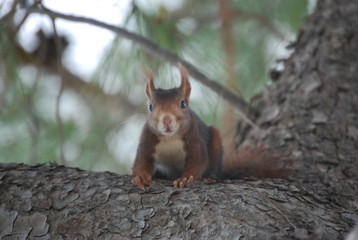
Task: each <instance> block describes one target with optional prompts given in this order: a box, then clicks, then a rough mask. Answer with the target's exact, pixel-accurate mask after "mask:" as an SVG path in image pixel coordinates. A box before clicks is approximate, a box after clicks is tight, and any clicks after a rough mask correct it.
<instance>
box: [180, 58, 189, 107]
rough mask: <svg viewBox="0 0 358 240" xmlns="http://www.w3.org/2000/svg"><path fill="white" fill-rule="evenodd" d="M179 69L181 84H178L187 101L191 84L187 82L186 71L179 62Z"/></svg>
mask: <svg viewBox="0 0 358 240" xmlns="http://www.w3.org/2000/svg"><path fill="white" fill-rule="evenodd" d="M179 71H180V76H181V84H180V87H179V89H180V91H181V92H182V93H183V94H184V96H185V101H186V102H187V103H189V96H190V92H191V85H190V82H189V77H188V72H187V71H186V69H185V67H184V66H183V65H181V64H179Z"/></svg>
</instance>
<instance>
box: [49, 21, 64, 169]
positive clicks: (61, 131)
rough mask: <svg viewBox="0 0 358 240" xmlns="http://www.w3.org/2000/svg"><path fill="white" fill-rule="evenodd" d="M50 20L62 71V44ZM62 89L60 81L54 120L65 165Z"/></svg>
mask: <svg viewBox="0 0 358 240" xmlns="http://www.w3.org/2000/svg"><path fill="white" fill-rule="evenodd" d="M51 22H52V27H53V32H54V37H55V46H56V52H57V59H56V60H57V67H58V71H59V72H60V73H61V72H62V71H63V66H62V52H63V51H62V49H63V48H62V47H63V46H62V44H61V40H60V38H59V36H58V32H57V28H56V23H55V18H51ZM59 76H62V74H59ZM63 90H64V84H63V81H60V90H59V91H58V95H57V98H56V121H57V124H58V129H59V135H60V161H61V164H62V165H66V159H65V153H64V145H65V134H64V128H63V122H62V118H61V114H60V101H61V96H62V93H63Z"/></svg>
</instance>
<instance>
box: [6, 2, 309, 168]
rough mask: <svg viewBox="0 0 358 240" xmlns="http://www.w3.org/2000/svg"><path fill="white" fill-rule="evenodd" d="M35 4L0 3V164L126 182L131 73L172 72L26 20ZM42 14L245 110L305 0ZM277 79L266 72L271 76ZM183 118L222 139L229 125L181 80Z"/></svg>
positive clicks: (166, 81) (135, 108) (232, 118)
mask: <svg viewBox="0 0 358 240" xmlns="http://www.w3.org/2000/svg"><path fill="white" fill-rule="evenodd" d="M37 2H39V1H32V0H22V1H16V0H0V18H1V20H0V162H5V163H10V162H16V163H20V162H22V163H30V164H34V163H44V162H56V163H59V164H65V165H67V166H73V167H80V168H82V169H88V170H95V171H103V170H109V171H113V172H117V173H129V172H130V168H131V164H132V162H133V160H134V157H135V152H136V146H137V144H138V141H139V136H140V132H141V128H142V126H143V124H144V122H145V119H146V112H147V104H146V99H145V94H144V81H143V76H142V74H141V71H142V69H143V68H152V69H153V71H154V72H155V73H156V76H157V78H156V85H157V86H160V87H162V88H172V87H174V86H178V84H179V80H180V78H179V73H178V70H177V68H176V66H171V65H169V64H168V63H166V62H163V61H161V60H158V59H156V58H154V57H153V56H151V55H148V54H147V53H145V52H144V51H142V50H141V49H140V48H139V47H138V46H137V45H136V44H133V43H132V42H131V41H130V40H126V39H124V38H122V37H118V36H116V35H115V34H114V33H112V32H110V31H108V30H105V29H101V28H99V27H94V26H91V25H89V24H83V23H76V22H70V21H66V20H63V19H59V18H57V19H55V20H53V19H52V18H50V17H49V16H47V15H46V14H39V13H31V7H32V6H33V4H36V3H37ZM40 2H41V3H42V4H43V5H44V6H46V7H47V8H49V9H51V10H54V11H58V12H61V13H65V14H73V15H76V16H86V17H90V18H93V19H96V20H99V21H102V22H105V23H108V24H111V25H114V26H121V27H123V28H125V29H127V30H129V31H131V32H135V33H138V34H140V35H142V36H144V37H146V38H148V39H149V40H151V41H153V42H154V43H156V44H158V45H159V46H161V47H162V48H164V49H167V50H170V51H171V52H174V53H176V54H178V55H179V56H180V57H181V58H183V59H185V60H187V61H189V62H190V63H192V64H193V65H194V66H196V67H197V68H198V69H199V70H200V71H202V72H203V73H204V74H206V75H207V76H209V77H210V78H212V79H214V80H215V81H217V82H219V83H220V84H221V85H223V86H225V87H227V88H229V89H230V90H231V91H233V92H235V93H236V94H237V95H239V96H241V97H242V98H244V99H245V100H247V101H250V100H251V99H252V98H253V97H254V96H255V94H258V93H259V92H260V90H261V89H262V88H263V87H264V86H265V85H268V84H270V81H271V80H270V74H269V73H270V69H272V68H275V69H276V70H280V69H282V67H283V66H282V62H281V61H280V60H279V59H283V58H286V57H287V56H289V54H290V49H287V46H288V45H289V44H290V43H292V42H293V41H294V40H295V38H296V34H297V32H298V30H299V27H300V26H301V24H302V23H303V21H304V19H305V17H306V16H307V15H309V13H310V12H312V11H313V9H314V7H315V4H316V1H315V0H265V1H259V0H256V1H245V0H230V1H229V0H218V1H208V0H206V1H205V0H196V1H190V0H176V1H172V0H61V1H56V0H43V1H40ZM275 72H276V71H273V72H271V73H272V74H275ZM191 83H192V96H191V108H192V109H194V110H195V111H196V112H197V113H198V114H199V115H200V117H201V118H202V119H203V120H204V121H205V122H206V123H207V124H210V125H212V124H213V125H216V126H217V127H218V128H220V131H221V133H222V135H223V137H224V138H226V139H230V138H232V137H233V135H232V134H233V132H234V129H235V126H236V122H237V120H236V119H237V118H238V116H236V114H235V113H234V111H233V110H232V109H231V108H230V106H227V105H226V103H225V102H224V101H223V100H222V99H221V97H220V96H219V95H217V94H216V93H214V92H212V91H210V90H209V89H207V88H206V87H204V86H202V85H200V84H199V83H197V82H196V81H195V79H192V80H191Z"/></svg>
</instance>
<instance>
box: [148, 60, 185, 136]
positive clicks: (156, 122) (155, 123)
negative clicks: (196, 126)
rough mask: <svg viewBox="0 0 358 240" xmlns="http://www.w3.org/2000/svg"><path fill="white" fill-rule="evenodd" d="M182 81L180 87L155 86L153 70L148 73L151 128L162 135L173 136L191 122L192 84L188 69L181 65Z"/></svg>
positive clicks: (149, 121)
mask: <svg viewBox="0 0 358 240" xmlns="http://www.w3.org/2000/svg"><path fill="white" fill-rule="evenodd" d="M179 70H180V75H181V83H180V86H179V87H178V88H172V89H161V88H155V86H154V76H153V73H152V72H147V73H146V88H145V93H146V95H147V99H148V111H149V118H148V123H149V126H150V127H151V128H153V129H154V130H155V132H157V133H158V134H160V135H162V136H172V135H175V134H176V133H177V132H178V131H180V130H182V129H185V128H186V126H187V124H188V123H189V118H190V116H189V96H190V92H191V86H190V82H189V79H188V74H187V71H186V69H185V68H184V67H183V66H182V65H179Z"/></svg>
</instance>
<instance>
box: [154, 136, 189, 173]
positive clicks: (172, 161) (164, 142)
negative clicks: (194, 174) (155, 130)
mask: <svg viewBox="0 0 358 240" xmlns="http://www.w3.org/2000/svg"><path fill="white" fill-rule="evenodd" d="M185 155H186V153H185V149H184V142H183V140H182V139H181V137H180V136H168V137H161V138H159V143H158V144H157V145H156V147H155V151H154V155H153V156H154V159H155V175H156V177H159V178H170V179H176V178H178V177H180V176H181V174H182V173H183V169H184V159H185Z"/></svg>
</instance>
